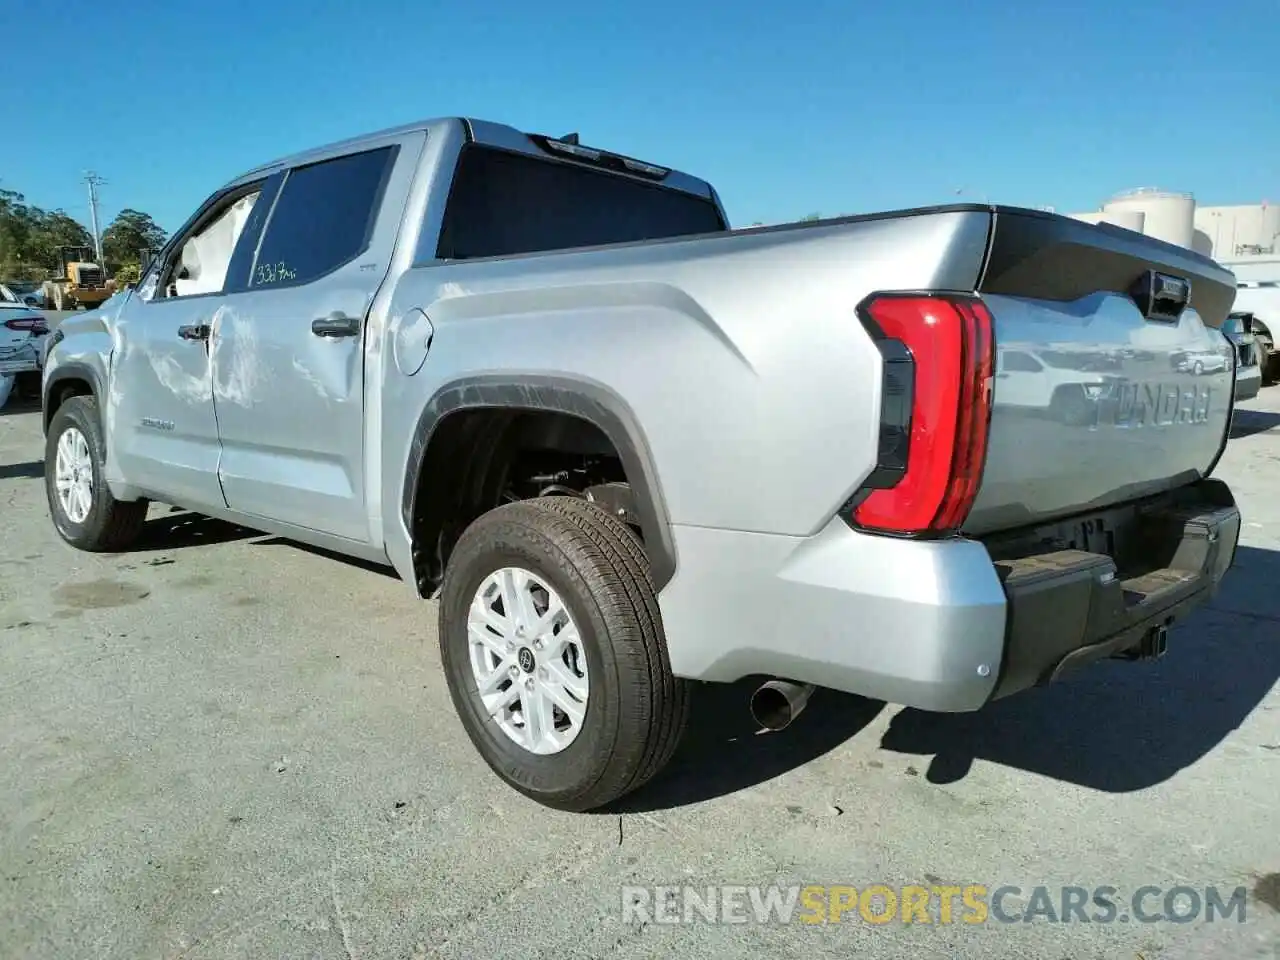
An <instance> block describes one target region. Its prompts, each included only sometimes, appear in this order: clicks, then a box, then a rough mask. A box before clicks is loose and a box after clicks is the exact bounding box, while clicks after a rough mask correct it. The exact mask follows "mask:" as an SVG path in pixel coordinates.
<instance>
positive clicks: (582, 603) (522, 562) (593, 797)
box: [439, 497, 690, 811]
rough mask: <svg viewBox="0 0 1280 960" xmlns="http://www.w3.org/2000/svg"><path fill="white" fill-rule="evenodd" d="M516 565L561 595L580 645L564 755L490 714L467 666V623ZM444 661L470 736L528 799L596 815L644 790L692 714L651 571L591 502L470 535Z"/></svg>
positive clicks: (529, 503) (514, 513)
mask: <svg viewBox="0 0 1280 960" xmlns="http://www.w3.org/2000/svg"><path fill="white" fill-rule="evenodd" d="M507 566H519V567H523V568H524V569H527V570H529V571H530V572H532V573H534V574H536V575H537V576H538V577H540V578H542V579H544V580H545V581H546V583H547V585H549V586H551V587H553V588H554V589H555V591H556V592H557V593H559V594H560V597H561V599H562V600H563V601H564V603H565V605H566V607H567V608H568V611H569V613H570V615H571V616H572V617H573V620H574V623H575V625H576V626H577V627H578V634H579V636H580V637H581V638H582V641H583V646H584V648H585V653H586V657H587V673H588V696H587V707H586V711H585V714H584V716H583V721H582V728H581V730H580V732H579V733H578V735H577V737H576V738H575V739H574V740H573V742H572V743H570V744H569V745H568V746H567V747H565V748H564V749H563V750H561V751H560V752H559V753H554V754H549V755H539V754H534V753H532V752H530V751H527V750H525V749H524V748H523V747H521V746H520V745H518V744H517V743H515V741H514V740H512V739H511V738H510V737H508V736H507V735H506V734H505V733H504V732H503V731H502V730H501V729H500V728H499V726H498V724H497V722H496V721H495V720H493V719H491V718H490V717H489V716H488V714H487V712H486V711H485V709H484V705H483V703H482V701H481V699H480V695H479V693H478V691H477V689H476V682H475V677H474V674H473V673H472V670H471V664H470V658H469V646H468V639H467V615H468V611H469V608H470V605H471V602H472V598H473V597H474V595H475V593H476V591H477V590H478V589H479V588H480V585H481V583H482V582H483V581H484V579H485V578H486V577H487V576H489V574H491V573H493V572H494V571H496V570H498V569H501V568H503V567H507ZM439 634H440V655H441V659H442V661H443V663H444V669H445V674H446V677H447V679H448V683H449V693H450V695H451V697H452V698H453V703H454V707H455V709H456V710H457V711H458V716H459V717H460V718H461V720H462V724H463V726H464V727H465V728H466V731H467V735H468V736H469V737H470V738H471V742H472V743H473V744H475V746H476V749H477V750H479V751H480V755H481V756H482V757H484V759H485V761H486V762H487V763H488V764H489V766H490V767H491V768H492V769H493V770H494V772H495V773H497V774H498V776H499V777H501V778H502V779H503V780H505V781H506V782H507V783H508V784H509V785H510V786H512V787H514V788H515V789H516V790H519V791H520V792H521V793H523V794H525V795H526V796H528V797H530V798H532V799H534V800H536V801H538V802H539V803H542V804H544V805H546V806H549V807H554V808H556V809H560V810H575V811H582V810H591V809H595V808H598V807H602V806H605V805H606V804H608V803H610V802H611V801H613V800H616V799H617V798H619V797H621V796H623V795H625V794H627V793H630V792H631V791H633V790H635V789H637V788H638V787H640V786H641V785H643V784H644V783H645V782H647V781H648V780H649V779H650V778H652V777H653V776H654V775H655V774H656V773H658V771H659V770H661V769H662V768H663V767H664V766H665V765H666V763H667V762H668V761H669V760H670V759H671V755H672V754H673V753H674V752H675V750H676V747H677V745H678V744H679V742H680V737H681V735H682V734H683V732H684V728H685V725H686V723H687V721H688V717H689V687H690V683H689V682H688V681H686V680H681V679H678V678H676V677H673V676H672V674H671V663H670V660H669V659H668V656H667V646H666V637H665V636H664V634H663V630H662V618H661V614H660V613H659V610H658V601H657V595H656V592H655V590H654V586H653V579H652V577H651V575H650V572H649V564H648V561H647V560H646V558H645V555H644V551H643V548H642V546H641V544H640V541H639V540H638V539H637V538H636V537H635V535H634V534H632V532H631V530H630V528H628V527H627V526H626V525H625V524H624V523H622V522H621V521H620V520H618V519H617V518H616V517H613V516H612V515H610V514H608V513H606V512H605V511H603V510H601V509H600V508H599V507H597V506H594V505H592V504H590V503H588V502H586V501H584V500H578V499H576V498H572V497H541V498H538V499H535V500H525V501H521V502H518V503H511V504H507V505H505V506H502V507H498V508H497V509H495V510H492V511H490V512H489V513H486V514H485V515H484V516H482V517H480V518H479V519H478V520H476V521H475V522H474V523H473V524H471V526H470V527H468V528H467V530H466V531H465V532H464V533H463V534H462V537H461V538H460V539H459V541H458V544H457V546H456V547H455V548H454V551H453V554H452V556H451V557H450V558H449V564H448V568H447V570H446V571H445V578H444V585H443V589H442V591H441V596H440V627H439Z"/></svg>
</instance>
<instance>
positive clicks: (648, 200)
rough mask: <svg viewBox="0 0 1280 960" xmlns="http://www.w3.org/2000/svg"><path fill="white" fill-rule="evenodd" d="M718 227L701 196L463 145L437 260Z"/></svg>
mask: <svg viewBox="0 0 1280 960" xmlns="http://www.w3.org/2000/svg"><path fill="white" fill-rule="evenodd" d="M723 229H724V221H723V220H722V219H721V217H720V211H719V210H718V209H717V207H716V205H715V204H714V203H712V202H711V201H710V200H708V199H706V198H705V197H698V196H695V195H693V194H691V193H685V192H684V191H681V190H674V189H671V188H669V187H663V186H660V185H659V184H656V183H647V182H645V181H643V180H637V179H634V178H632V177H627V176H622V175H619V174H615V173H608V172H604V171H601V170H595V169H592V168H590V167H585V166H580V165H578V164H574V163H564V162H560V161H556V160H549V159H545V160H544V159H540V158H538V157H531V156H528V155H527V154H522V153H510V152H507V151H505V150H496V149H493V148H491V147H483V146H478V145H472V146H469V147H467V148H466V149H465V150H464V151H463V153H462V158H461V160H459V162H458V171H457V174H456V176H455V177H454V183H453V189H452V190H451V191H450V193H449V204H448V207H447V208H446V209H445V216H444V226H443V229H442V231H441V234H440V246H439V248H438V253H437V256H439V257H440V258H441V259H445V260H465V259H470V258H474V257H501V256H511V255H514V254H520V253H535V252H539V251H546V250H564V249H568V248H571V247H593V246H598V245H600V244H606V243H627V242H632V241H638V240H657V239H661V238H666V237H679V236H688V235H691V234H698V233H712V232H718V231H721V230H723Z"/></svg>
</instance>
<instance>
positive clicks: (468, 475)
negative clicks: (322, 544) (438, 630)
mask: <svg viewBox="0 0 1280 960" xmlns="http://www.w3.org/2000/svg"><path fill="white" fill-rule="evenodd" d="M554 495H560V496H572V497H581V498H586V499H590V500H594V501H596V502H598V503H600V505H601V506H602V507H604V508H605V509H608V510H609V511H610V512H611V513H614V514H615V515H617V516H619V517H621V518H622V519H623V520H624V521H626V522H628V523H629V524H631V525H632V528H633V529H634V530H635V531H636V533H637V535H638V536H639V535H640V529H639V526H638V523H639V521H638V518H637V511H636V509H635V504H634V502H633V500H632V496H633V494H632V491H631V485H630V483H629V482H628V478H627V475H626V471H625V469H624V467H623V460H622V457H621V452H620V451H619V450H618V449H617V447H616V445H615V444H614V443H613V441H611V440H610V438H609V437H608V435H607V434H606V433H605V432H604V430H602V429H601V428H600V427H599V426H597V425H596V424H594V423H592V422H591V421H589V420H587V419H585V418H582V417H577V416H574V415H572V414H568V413H561V412H558V411H550V410H523V409H510V408H502V407H482V408H474V409H461V410H455V411H454V412H452V413H450V414H448V415H447V416H445V417H444V418H443V419H442V420H441V421H440V422H439V423H438V424H437V425H436V427H435V429H434V430H433V431H432V433H431V439H430V442H429V443H428V445H427V448H426V450H425V451H424V453H423V456H422V464H421V466H420V468H419V470H418V480H417V486H416V489H415V490H414V496H413V509H412V513H411V526H410V535H411V538H412V542H413V572H414V578H415V580H416V581H417V587H418V591H419V592H420V593H421V595H422V596H431V595H432V594H433V593H434V592H435V591H436V589H437V588H438V587H439V586H440V583H441V582H442V580H443V578H444V569H445V565H446V564H447V563H448V560H449V555H450V553H451V552H452V551H453V547H454V545H455V544H456V543H457V542H458V538H459V537H460V536H461V535H462V532H463V531H464V530H465V529H466V528H467V527H468V526H469V525H470V524H471V523H472V522H473V521H474V520H476V519H477V518H478V517H480V516H481V515H482V514H484V513H487V512H488V511H489V510H492V509H493V508H495V507H498V506H501V505H502V504H504V503H510V502H513V501H516V500H527V499H530V498H533V497H538V496H554Z"/></svg>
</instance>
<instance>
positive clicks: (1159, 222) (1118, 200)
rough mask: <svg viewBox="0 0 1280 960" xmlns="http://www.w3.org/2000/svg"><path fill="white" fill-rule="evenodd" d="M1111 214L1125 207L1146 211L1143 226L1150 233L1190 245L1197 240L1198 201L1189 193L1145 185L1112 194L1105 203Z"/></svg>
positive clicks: (1104, 205)
mask: <svg viewBox="0 0 1280 960" xmlns="http://www.w3.org/2000/svg"><path fill="white" fill-rule="evenodd" d="M1102 210H1103V212H1104V213H1106V214H1107V215H1108V217H1110V216H1112V215H1114V214H1117V213H1123V212H1126V211H1139V212H1141V213H1142V215H1143V225H1142V230H1143V233H1145V234H1146V235H1147V236H1149V237H1155V238H1156V239H1157V240H1164V241H1165V242H1166V243H1176V244H1177V245H1178V246H1180V247H1186V248H1187V249H1191V248H1192V246H1193V244H1194V242H1195V215H1196V201H1195V197H1193V196H1192V195H1191V194H1189V193H1171V192H1169V191H1166V190H1155V189H1150V188H1144V189H1141V190H1132V191H1130V192H1128V193H1122V194H1119V195H1117V196H1115V197H1112V198H1111V199H1110V200H1108V201H1107V202H1106V203H1105V204H1103V206H1102Z"/></svg>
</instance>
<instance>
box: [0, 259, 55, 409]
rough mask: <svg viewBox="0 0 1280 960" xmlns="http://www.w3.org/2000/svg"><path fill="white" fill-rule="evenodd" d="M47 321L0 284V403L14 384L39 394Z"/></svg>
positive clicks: (7, 397)
mask: <svg viewBox="0 0 1280 960" xmlns="http://www.w3.org/2000/svg"><path fill="white" fill-rule="evenodd" d="M48 334H49V322H48V321H47V320H46V319H45V318H44V315H43V314H42V313H40V311H38V310H36V309H35V308H33V307H30V306H28V305H27V304H25V303H23V302H22V300H21V299H20V298H19V297H18V295H17V294H15V293H14V292H13V291H12V290H10V289H9V288H8V287H6V286H4V285H3V284H0V406H4V404H5V402H6V401H8V399H9V396H10V394H11V393H13V391H14V389H15V388H17V391H18V392H19V393H26V394H29V395H31V396H39V395H40V371H41V368H42V366H43V364H44V344H45V339H46V337H47V336H48Z"/></svg>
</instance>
